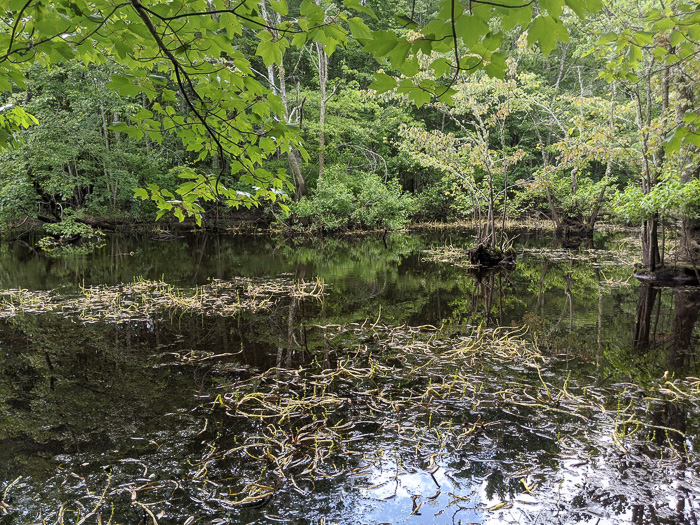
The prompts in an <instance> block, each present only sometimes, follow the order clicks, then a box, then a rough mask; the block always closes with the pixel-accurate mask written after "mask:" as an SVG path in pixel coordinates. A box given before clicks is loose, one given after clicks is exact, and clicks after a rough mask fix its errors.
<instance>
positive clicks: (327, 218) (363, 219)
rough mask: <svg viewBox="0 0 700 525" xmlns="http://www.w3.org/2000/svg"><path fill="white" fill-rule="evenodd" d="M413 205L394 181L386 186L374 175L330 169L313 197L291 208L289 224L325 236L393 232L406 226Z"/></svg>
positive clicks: (342, 169) (305, 198)
mask: <svg viewBox="0 0 700 525" xmlns="http://www.w3.org/2000/svg"><path fill="white" fill-rule="evenodd" d="M414 205H415V201H414V199H413V198H412V197H411V196H410V195H408V194H406V193H404V192H403V191H402V190H401V187H400V185H399V183H398V182H397V181H395V180H390V181H388V182H386V183H385V182H384V181H383V180H382V179H381V178H380V177H379V176H378V175H376V174H373V173H365V172H352V173H348V172H346V171H345V169H344V168H343V167H342V166H332V167H330V168H329V169H328V170H327V171H326V176H325V177H324V178H323V179H322V180H320V181H319V182H318V186H317V187H316V189H315V191H313V193H312V195H310V196H309V197H303V198H302V199H301V200H299V202H296V203H294V204H292V206H291V214H290V217H289V221H290V222H291V223H292V225H293V226H294V227H296V228H297V229H306V228H309V229H311V230H315V231H326V232H336V231H344V230H353V229H360V230H367V229H374V228H387V229H393V230H396V229H400V228H403V227H404V226H405V225H406V223H407V222H408V220H409V217H410V215H411V213H412V210H413V208H414Z"/></svg>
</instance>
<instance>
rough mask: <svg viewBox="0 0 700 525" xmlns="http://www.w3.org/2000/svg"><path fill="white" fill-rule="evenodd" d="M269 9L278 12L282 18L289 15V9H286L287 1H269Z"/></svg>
mask: <svg viewBox="0 0 700 525" xmlns="http://www.w3.org/2000/svg"><path fill="white" fill-rule="evenodd" d="M269 1H270V7H272V9H274V10H275V11H276V12H278V13H279V14H280V15H282V16H287V14H288V13H289V8H288V7H287V0H269Z"/></svg>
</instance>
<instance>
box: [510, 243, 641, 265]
mask: <svg viewBox="0 0 700 525" xmlns="http://www.w3.org/2000/svg"><path fill="white" fill-rule="evenodd" d="M521 253H522V254H523V255H524V256H526V257H530V258H533V259H544V260H547V261H552V262H570V261H583V262H586V263H590V265H591V266H592V267H593V268H601V267H605V266H629V267H633V266H634V264H635V263H637V262H638V260H637V257H636V256H635V254H634V252H632V251H628V250H620V251H611V250H593V249H583V248H582V249H579V250H565V249H552V248H524V249H522V250H521Z"/></svg>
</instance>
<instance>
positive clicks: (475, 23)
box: [455, 13, 489, 46]
mask: <svg viewBox="0 0 700 525" xmlns="http://www.w3.org/2000/svg"><path fill="white" fill-rule="evenodd" d="M455 31H457V37H458V38H461V39H462V41H463V42H464V44H465V45H466V46H472V45H474V44H476V43H477V42H478V41H479V39H480V38H481V37H482V36H484V35H485V34H486V33H488V31H489V26H488V25H487V24H486V22H484V21H483V20H481V19H480V18H477V17H475V16H470V15H468V14H466V13H465V14H463V15H462V16H460V17H459V18H458V19H457V21H456V22H455Z"/></svg>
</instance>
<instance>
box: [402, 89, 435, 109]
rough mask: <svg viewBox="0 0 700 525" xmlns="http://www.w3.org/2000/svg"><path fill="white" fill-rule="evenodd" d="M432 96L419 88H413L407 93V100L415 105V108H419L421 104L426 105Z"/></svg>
mask: <svg viewBox="0 0 700 525" xmlns="http://www.w3.org/2000/svg"><path fill="white" fill-rule="evenodd" d="M431 98H432V95H431V94H430V93H428V92H427V91H423V90H422V89H420V88H417V87H416V88H414V89H413V90H411V91H410V92H409V93H408V99H409V100H410V101H412V102H414V103H415V104H416V107H421V106H422V105H423V104H428V103H429V102H430V99H431Z"/></svg>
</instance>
